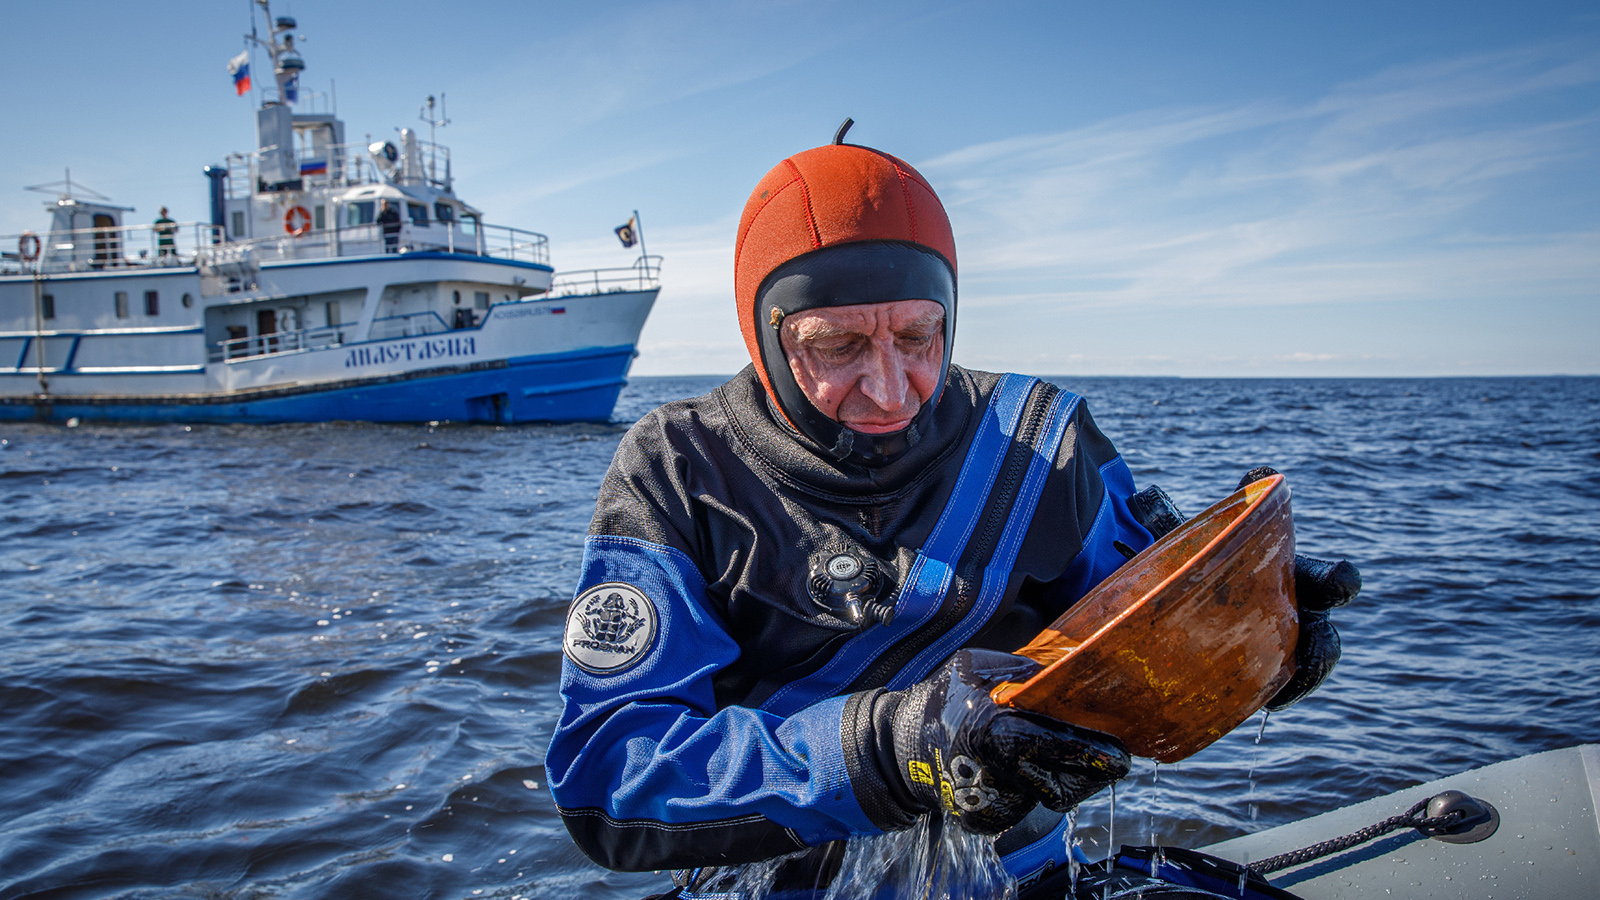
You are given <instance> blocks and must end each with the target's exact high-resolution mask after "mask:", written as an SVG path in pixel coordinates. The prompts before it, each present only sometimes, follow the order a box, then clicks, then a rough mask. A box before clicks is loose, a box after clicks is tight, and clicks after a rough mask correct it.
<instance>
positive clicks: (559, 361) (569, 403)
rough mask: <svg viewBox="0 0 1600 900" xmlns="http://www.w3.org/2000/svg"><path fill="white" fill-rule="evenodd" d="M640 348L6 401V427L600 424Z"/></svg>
mask: <svg viewBox="0 0 1600 900" xmlns="http://www.w3.org/2000/svg"><path fill="white" fill-rule="evenodd" d="M633 357H634V348H633V345H631V344H627V345H623V346H618V347H604V348H592V349H588V350H579V351H573V352H570V353H552V354H547V355H543V356H524V357H518V358H516V359H513V360H507V361H504V362H497V363H490V364H487V365H477V366H459V367H451V368H442V369H434V370H429V371H427V372H414V373H401V374H398V375H394V376H388V377H383V378H377V379H367V380H361V381H344V382H337V383H334V384H329V385H324V386H312V387H304V388H288V389H265V390H260V391H249V392H239V393H236V394H229V395H215V396H205V395H195V394H185V395H171V396H151V397H140V396H128V395H125V396H93V397H82V396H77V397H74V396H55V397H51V398H50V399H49V400H48V401H42V402H41V401H39V400H37V399H36V398H33V397H5V398H0V420H12V421H20V420H30V419H31V420H41V421H49V420H64V419H68V418H80V419H87V420H113V421H136V422H152V421H153V422H263V423H265V422H328V421H335V420H349V421H362V422H428V421H452V422H493V423H499V424H513V423H517V422H593V421H605V420H607V419H609V418H610V417H611V411H612V409H613V408H614V407H615V406H616V402H617V395H618V394H619V393H620V392H621V391H622V386H623V385H624V384H625V383H626V376H627V372H628V368H629V366H630V365H631V364H632V362H633Z"/></svg>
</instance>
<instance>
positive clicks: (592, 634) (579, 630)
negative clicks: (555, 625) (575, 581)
mask: <svg viewBox="0 0 1600 900" xmlns="http://www.w3.org/2000/svg"><path fill="white" fill-rule="evenodd" d="M658 621H659V616H658V615H657V613H656V606H655V604H654V603H653V602H651V600H650V598H649V597H647V596H645V593H644V592H643V591H641V590H639V589H638V588H636V587H634V586H633V585H631V584H623V583H622V582H619V581H612V582H607V583H606V584H599V585H595V586H594V587H592V588H590V589H588V590H587V591H584V592H583V593H582V594H579V595H578V599H576V600H574V601H572V608H571V609H570V610H568V611H567V633H566V637H565V638H563V640H562V642H561V647H562V650H563V651H565V652H566V654H567V659H570V660H572V662H573V664H574V665H576V666H577V667H578V668H580V669H583V670H584V671H585V672H593V673H595V674H596V675H613V674H616V673H617V672H621V671H623V670H624V669H627V668H628V667H629V666H631V665H633V664H634V663H636V662H638V661H639V660H640V659H641V658H643V657H644V655H645V653H647V652H649V650H650V646H651V645H652V644H654V643H655V639H656V629H657V623H658Z"/></svg>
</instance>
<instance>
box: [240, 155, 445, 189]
mask: <svg viewBox="0 0 1600 900" xmlns="http://www.w3.org/2000/svg"><path fill="white" fill-rule="evenodd" d="M396 146H397V149H398V145H396ZM266 149H268V150H276V149H277V147H276V146H272V147H268V148H266ZM417 149H418V151H420V152H419V156H420V159H419V162H420V163H421V171H420V172H417V173H411V172H400V170H399V166H400V163H399V162H396V163H395V167H396V168H395V169H394V170H393V172H394V175H395V182H396V183H397V184H401V185H404V184H426V185H428V186H430V187H434V188H438V189H439V190H441V191H449V190H450V189H451V181H452V177H451V174H450V148H449V147H446V146H444V145H443V144H435V143H433V142H432V141H421V140H419V141H417ZM295 161H296V165H297V166H298V167H299V172H300V183H301V186H302V188H303V189H309V188H319V187H331V188H344V187H359V186H360V185H364V184H383V183H386V182H387V181H388V180H389V179H388V178H386V177H385V176H384V175H383V173H382V172H380V171H379V169H378V164H377V162H376V161H374V160H373V158H372V156H371V154H369V153H368V152H367V145H366V144H360V143H344V144H318V145H314V146H311V147H304V146H302V147H297V148H296V149H295ZM224 163H225V165H226V166H227V169H228V184H227V190H226V195H227V197H228V198H229V199H230V200H238V199H243V198H246V197H249V196H250V194H251V191H252V190H254V189H257V188H259V187H262V185H259V184H257V178H258V177H259V175H258V173H259V172H260V171H261V153H260V151H256V152H253V153H242V152H239V153H230V154H228V155H227V157H226V159H225V160H224Z"/></svg>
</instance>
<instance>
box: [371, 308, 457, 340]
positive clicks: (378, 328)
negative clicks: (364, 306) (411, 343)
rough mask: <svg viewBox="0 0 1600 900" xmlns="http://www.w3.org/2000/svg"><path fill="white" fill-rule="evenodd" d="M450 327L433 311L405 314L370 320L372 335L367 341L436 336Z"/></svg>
mask: <svg viewBox="0 0 1600 900" xmlns="http://www.w3.org/2000/svg"><path fill="white" fill-rule="evenodd" d="M449 330H450V327H449V326H448V325H446V324H444V319H442V318H440V317H439V314H438V313H436V312H434V311H433V310H425V311H423V312H415V313H406V314H404V315H399V316H383V317H381V318H377V319H373V320H372V333H371V334H370V335H368V339H369V340H374V341H385V340H388V339H390V338H402V337H420V336H422V335H425V334H438V333H440V332H442V331H449Z"/></svg>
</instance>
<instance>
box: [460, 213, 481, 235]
mask: <svg viewBox="0 0 1600 900" xmlns="http://www.w3.org/2000/svg"><path fill="white" fill-rule="evenodd" d="M461 233H462V234H477V233H478V217H477V216H462V217H461Z"/></svg>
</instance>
